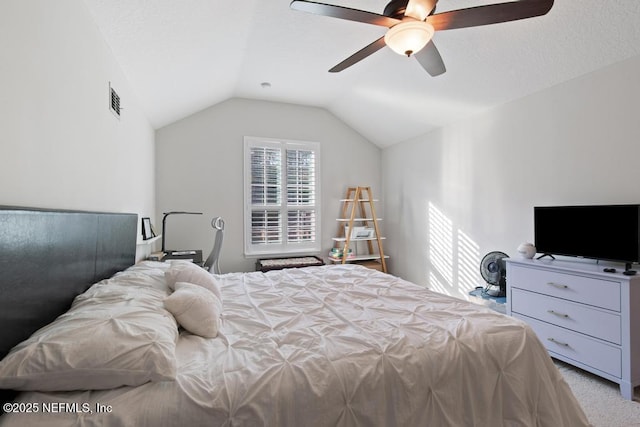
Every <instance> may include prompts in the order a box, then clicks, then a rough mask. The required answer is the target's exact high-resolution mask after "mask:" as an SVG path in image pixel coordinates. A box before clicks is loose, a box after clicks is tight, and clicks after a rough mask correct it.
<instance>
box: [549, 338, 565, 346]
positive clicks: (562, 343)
mask: <svg viewBox="0 0 640 427" xmlns="http://www.w3.org/2000/svg"><path fill="white" fill-rule="evenodd" d="M547 340H548V341H551V342H552V343H554V344H558V345H561V346H564V347H569V344H568V343H566V342H562V341H558V340H557V339H555V338H547Z"/></svg>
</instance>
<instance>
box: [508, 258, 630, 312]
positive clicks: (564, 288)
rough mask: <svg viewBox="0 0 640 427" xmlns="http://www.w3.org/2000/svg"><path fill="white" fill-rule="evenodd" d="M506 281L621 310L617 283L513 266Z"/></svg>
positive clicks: (559, 296) (513, 284) (520, 286)
mask: <svg viewBox="0 0 640 427" xmlns="http://www.w3.org/2000/svg"><path fill="white" fill-rule="evenodd" d="M507 281H508V282H509V286H511V287H514V288H521V289H527V290H529V291H533V292H538V293H541V294H545V295H551V296H554V297H558V298H564V299H567V300H571V301H576V302H580V303H583V304H589V305H593V306H595V307H602V308H606V309H608V310H614V311H620V282H618V281H615V280H606V279H597V278H593V277H584V276H580V275H575V274H565V273H559V272H556V271H549V270H541V269H537V268H525V267H520V266H517V265H512V266H511V268H510V269H509V270H508V274H507Z"/></svg>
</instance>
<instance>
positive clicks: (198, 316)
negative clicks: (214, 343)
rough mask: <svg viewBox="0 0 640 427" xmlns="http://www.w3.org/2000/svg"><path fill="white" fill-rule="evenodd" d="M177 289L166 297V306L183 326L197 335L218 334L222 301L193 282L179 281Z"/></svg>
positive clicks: (211, 335) (213, 335)
mask: <svg viewBox="0 0 640 427" xmlns="http://www.w3.org/2000/svg"><path fill="white" fill-rule="evenodd" d="M175 288H176V291H175V292H174V293H172V294H171V295H169V296H168V297H166V298H165V300H164V306H165V308H166V309H167V310H169V312H171V314H173V315H174V316H175V318H176V320H177V321H178V323H179V324H180V326H182V327H183V328H185V329H186V330H187V331H189V332H191V333H192V334H195V335H200V336H201V337H205V338H214V337H216V336H217V335H218V327H219V321H220V313H221V311H222V303H221V302H220V300H219V299H218V297H216V296H215V295H214V294H213V293H211V292H209V291H208V290H206V289H204V288H203V287H201V286H198V285H194V284H192V283H186V282H177V283H176V284H175Z"/></svg>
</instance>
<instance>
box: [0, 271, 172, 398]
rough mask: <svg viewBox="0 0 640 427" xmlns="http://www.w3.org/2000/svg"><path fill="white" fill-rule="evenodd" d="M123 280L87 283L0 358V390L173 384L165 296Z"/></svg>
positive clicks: (170, 336) (162, 293) (79, 388)
mask: <svg viewBox="0 0 640 427" xmlns="http://www.w3.org/2000/svg"><path fill="white" fill-rule="evenodd" d="M127 276H128V274H126V272H125V273H121V274H120V276H118V277H120V278H123V279H126V278H127ZM135 276H136V280H139V279H140V276H139V272H136V273H135ZM124 283H126V280H124V281H122V282H120V281H119V280H118V279H114V278H112V279H107V280H104V281H102V282H99V283H97V284H95V285H93V286H92V287H91V288H89V289H88V290H87V291H86V292H85V293H84V294H81V295H79V296H78V297H76V299H75V300H74V302H73V304H72V306H71V308H70V309H69V311H68V312H67V313H65V314H63V315H61V316H60V317H58V318H57V319H56V320H55V321H53V322H52V323H50V324H49V325H47V326H45V327H43V328H41V329H40V330H38V331H36V332H35V333H34V334H33V335H32V336H31V337H30V338H28V339H27V340H26V341H23V342H22V343H20V344H18V345H17V346H15V347H14V348H13V349H12V350H11V351H10V352H9V354H8V355H7V356H6V357H5V358H4V359H3V360H2V361H0V388H8V389H15V390H35V391H69V390H99V389H111V388H116V387H120V386H125V385H127V386H136V385H140V384H143V383H146V382H148V381H164V380H172V379H175V375H176V359H175V348H176V341H177V339H178V326H177V324H176V321H175V319H174V318H173V316H171V314H170V313H168V312H167V311H166V310H165V309H164V307H163V299H164V298H165V297H166V296H167V292H166V291H161V290H159V289H156V288H154V287H149V286H130V285H129V286H126V285H125V284H124Z"/></svg>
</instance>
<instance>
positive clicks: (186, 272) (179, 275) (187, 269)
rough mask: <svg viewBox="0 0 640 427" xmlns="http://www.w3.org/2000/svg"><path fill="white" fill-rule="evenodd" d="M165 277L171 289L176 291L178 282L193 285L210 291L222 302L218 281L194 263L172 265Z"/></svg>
mask: <svg viewBox="0 0 640 427" xmlns="http://www.w3.org/2000/svg"><path fill="white" fill-rule="evenodd" d="M164 277H165V278H166V280H167V285H168V286H169V289H175V284H176V282H187V283H192V284H194V285H198V286H202V287H203V288H206V289H208V290H209V291H211V292H213V294H214V295H215V296H217V297H218V299H219V300H220V301H222V294H221V293H220V286H219V285H218V282H217V281H216V279H215V278H214V277H213V276H212V275H211V273H209V272H208V271H207V270H205V269H204V268H201V267H198V266H197V265H196V264H194V263H192V262H189V263H179V264H173V265H171V268H169V270H167V271H166V272H165V273H164Z"/></svg>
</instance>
